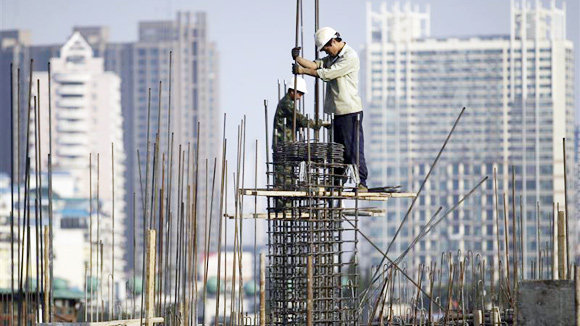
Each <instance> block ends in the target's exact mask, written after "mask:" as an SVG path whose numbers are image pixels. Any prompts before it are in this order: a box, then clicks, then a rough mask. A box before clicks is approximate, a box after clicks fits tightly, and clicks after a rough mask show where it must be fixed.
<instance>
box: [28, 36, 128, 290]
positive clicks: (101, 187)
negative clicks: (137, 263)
mask: <svg viewBox="0 0 580 326" xmlns="http://www.w3.org/2000/svg"><path fill="white" fill-rule="evenodd" d="M50 66H51V77H52V78H51V85H50V86H51V87H50V101H51V111H52V117H51V119H49V105H48V103H49V101H48V100H49V92H48V89H49V88H48V72H44V71H42V72H35V73H33V81H35V82H36V81H37V80H38V81H39V83H40V94H39V95H40V102H39V103H40V115H39V117H40V129H39V131H40V135H41V137H40V139H41V157H40V162H41V168H42V172H47V171H48V153H49V150H50V149H52V155H51V157H52V169H53V172H54V173H56V174H58V172H66V173H67V174H70V176H72V179H73V180H72V182H69V187H68V188H66V187H65V189H62V191H64V192H66V195H65V196H64V197H66V198H85V199H87V204H86V207H84V208H85V209H87V210H91V207H90V205H89V203H90V202H89V201H88V198H92V199H93V205H92V215H93V219H94V221H93V222H94V228H93V235H92V244H93V247H96V246H97V233H96V232H97V231H96V224H97V221H96V220H97V218H98V219H99V220H100V225H101V226H102V227H103V228H105V227H106V226H107V225H108V228H107V229H108V231H105V230H104V229H103V230H101V231H100V233H99V240H101V241H103V246H104V248H105V249H104V255H105V256H107V255H108V256H110V255H112V252H113V250H112V249H113V247H114V249H115V250H114V255H115V259H114V260H115V263H114V269H115V275H116V281H118V282H121V283H119V284H118V287H120V288H123V289H124V281H125V274H124V273H125V248H126V247H127V240H126V232H125V227H126V223H125V218H126V216H125V214H126V203H125V186H126V184H125V169H126V166H125V151H124V144H123V127H122V122H123V119H122V113H121V94H120V84H121V80H120V78H119V77H118V75H117V74H115V73H113V72H107V71H105V70H104V59H103V58H99V57H94V55H93V50H92V48H91V47H90V45H89V44H88V43H87V42H86V41H85V39H84V38H83V37H82V36H81V34H80V33H78V32H75V33H73V35H72V36H71V37H70V38H69V39H68V40H67V42H66V43H65V44H64V45H63V46H62V48H61V51H60V56H59V57H55V58H51V59H50ZM33 89H34V93H33V96H38V94H37V93H38V92H37V90H36V87H33ZM32 120H33V121H34V124H33V125H31V128H30V135H31V137H30V139H31V150H30V152H31V153H35V151H34V148H35V145H36V143H35V142H34V141H33V140H34V138H35V137H34V135H35V129H36V128H35V126H36V119H35V117H34V115H33V119H32ZM49 122H50V124H51V125H49ZM50 133H52V144H50V145H51V146H50V147H49V134H50ZM31 162H35V156H34V154H32V159H31ZM32 169H34V166H32ZM113 182H114V186H113ZM42 186H43V187H46V186H47V184H46V180H45V181H43V184H42ZM91 196H92V197H91ZM97 203H99V204H97ZM89 214H90V212H89ZM113 218H114V234H115V236H114V244H113V236H112V228H113ZM88 231H89V230H88V225H87V229H86V230H84V233H85V235H84V237H85V239H87V241H88V239H89V237H90V236H89V235H88ZM61 240H62V239H60V240H59V239H57V235H56V234H55V242H59V243H60V241H61ZM87 248H90V243H88V244H87ZM86 259H87V260H88V259H89V258H88V256H87V257H86ZM103 260H104V263H105V264H104V266H103V269H104V270H105V271H106V272H107V273H110V272H111V269H112V264H113V263H112V259H111V258H109V259H106V258H104V259H103ZM83 261H84V262H86V260H83ZM93 265H94V266H96V255H94V256H93ZM81 274H82V275H79V276H80V277H81V279H82V278H83V277H84V272H83V273H81ZM107 275H108V274H107Z"/></svg>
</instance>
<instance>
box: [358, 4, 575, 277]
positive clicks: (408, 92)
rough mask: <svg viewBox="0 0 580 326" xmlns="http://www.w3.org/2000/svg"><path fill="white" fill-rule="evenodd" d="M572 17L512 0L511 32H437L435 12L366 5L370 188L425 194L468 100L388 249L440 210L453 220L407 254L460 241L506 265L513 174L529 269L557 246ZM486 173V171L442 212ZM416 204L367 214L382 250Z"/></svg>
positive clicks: (570, 135) (569, 109)
mask: <svg viewBox="0 0 580 326" xmlns="http://www.w3.org/2000/svg"><path fill="white" fill-rule="evenodd" d="M565 14H566V13H565V9H560V8H556V7H555V6H554V4H553V3H552V5H551V7H549V8H543V7H536V8H533V7H532V6H530V5H529V4H528V3H527V2H524V3H523V4H519V3H513V2H512V6H511V25H510V26H511V31H510V32H509V34H507V35H505V36H489V37H487V36H486V37H481V36H478V37H475V36H474V37H469V38H443V39H435V38H431V36H430V24H431V21H430V14H429V9H427V10H426V11H421V10H419V8H417V7H414V8H412V7H411V6H410V5H408V4H407V5H405V6H403V7H400V6H399V5H398V4H395V5H394V6H393V7H392V9H387V6H386V5H382V6H381V7H380V8H379V9H378V10H375V9H373V8H372V6H371V5H368V7H367V40H366V44H367V45H366V50H365V69H366V76H365V80H364V86H365V87H364V88H365V100H366V103H367V112H368V113H367V116H368V118H367V119H365V120H366V123H367V126H366V130H367V133H368V134H367V137H368V138H369V144H368V145H367V146H368V148H367V152H368V153H369V154H368V156H369V157H368V161H369V165H370V175H371V179H370V180H372V183H373V184H372V186H383V185H402V186H403V188H404V189H406V190H409V191H417V190H418V189H419V188H420V186H421V183H422V182H423V180H424V179H425V177H426V175H427V173H428V172H429V170H430V168H431V165H432V164H433V162H434V160H435V157H436V155H437V153H438V151H439V150H440V148H441V146H442V145H443V143H444V141H445V138H446V137H447V135H448V133H449V132H450V131H451V128H452V126H453V123H454V121H455V120H456V118H457V117H458V116H459V113H460V111H461V109H462V108H463V107H465V108H466V110H465V113H464V114H463V116H462V118H461V120H460V121H459V123H458V125H457V128H456V129H455V131H454V133H453V135H452V137H451V140H450V141H449V143H448V144H447V146H446V148H445V150H444V152H443V154H442V156H441V158H440V160H439V162H438V163H437V165H436V167H435V168H434V169H433V172H432V174H431V176H430V178H429V182H427V183H426V184H425V187H424V189H423V192H422V193H421V196H420V197H419V198H418V200H417V202H416V204H415V206H414V208H413V210H412V211H411V214H410V215H409V217H408V220H407V221H406V223H405V224H404V226H403V227H402V228H401V232H400V233H399V235H398V237H397V238H396V239H395V241H394V242H393V245H392V247H391V249H390V251H389V256H390V257H391V258H395V257H397V256H398V254H400V253H401V252H403V251H404V250H405V249H406V248H408V246H409V245H410V244H411V242H412V240H413V239H414V238H415V237H416V236H417V235H418V234H419V233H420V230H421V229H422V228H423V227H424V226H425V225H426V224H427V222H428V221H429V220H430V219H431V217H432V216H433V215H434V214H435V212H436V211H437V210H438V208H439V207H442V208H443V210H442V212H441V213H440V214H439V215H438V218H440V217H444V220H443V221H442V222H441V223H440V224H439V225H438V226H437V227H436V228H435V229H434V230H433V231H432V232H431V234H430V235H429V236H427V237H425V238H423V239H421V240H420V241H418V242H417V244H416V245H415V246H414V247H413V250H412V251H411V253H410V254H409V256H408V257H407V258H408V262H410V263H411V265H414V266H417V265H418V264H419V263H425V264H427V265H428V264H429V263H431V262H438V263H439V259H440V257H441V253H442V252H443V251H453V252H457V251H458V250H459V251H461V252H462V253H464V254H466V253H467V252H469V251H472V252H473V253H474V254H475V253H480V254H481V255H482V258H484V259H486V261H487V262H488V265H489V264H491V263H493V264H494V266H496V268H497V266H498V263H499V259H498V258H499V257H498V254H497V253H498V245H499V246H500V247H501V250H502V252H504V253H505V250H503V247H504V244H503V241H497V234H498V232H499V234H500V235H502V237H503V234H504V228H503V222H501V223H498V221H503V216H504V215H503V194H504V193H505V195H506V203H507V206H508V210H507V216H508V218H509V219H510V223H511V221H512V219H513V210H512V209H511V207H512V204H513V198H512V190H514V187H513V186H512V171H515V183H514V184H515V197H516V199H515V207H516V214H515V215H516V216H520V215H521V216H523V219H522V228H521V232H522V235H523V239H526V240H525V241H524V243H525V245H524V246H523V255H524V256H525V266H526V269H527V273H529V267H530V265H531V263H532V261H537V259H538V249H541V250H549V248H547V247H546V241H548V240H549V239H550V233H551V229H550V225H551V214H552V207H553V203H556V205H557V204H558V203H559V205H560V209H561V210H563V206H564V202H565V196H564V188H565V187H564V167H563V163H564V160H563V146H562V139H563V138H566V139H567V140H568V141H567V142H566V154H567V157H566V159H567V162H568V174H567V175H568V199H569V200H570V202H569V203H568V209H569V211H570V216H575V214H574V213H573V211H574V209H575V208H574V206H575V205H574V204H573V203H574V198H575V189H574V182H572V181H573V176H574V170H575V166H574V164H573V162H574V161H573V155H574V148H573V147H574V121H575V120H574V80H573V74H574V66H573V46H572V42H571V41H569V40H567V39H566V35H565ZM494 171H497V188H498V196H497V197H496V196H495V193H494ZM484 177H488V178H489V179H488V180H487V181H486V182H484V183H483V184H482V185H481V186H480V187H479V188H478V189H477V190H476V192H475V193H474V194H473V195H472V196H471V197H470V198H469V199H468V200H467V201H465V202H464V203H462V204H461V205H460V206H459V207H458V208H457V209H455V210H453V211H451V212H449V213H448V214H447V215H445V212H446V211H447V210H448V209H450V208H452V207H453V206H454V205H455V204H457V203H458V202H459V201H460V200H461V198H463V196H465V195H466V194H467V193H469V192H470V191H471V190H472V189H473V188H474V187H475V186H476V185H477V184H478V183H479V182H480V181H481V180H482V179H483V178H484ZM496 203H497V204H498V205H496ZM410 204H411V201H410V200H409V201H403V200H397V201H392V202H389V203H387V204H386V206H385V208H386V209H387V216H386V217H385V218H378V219H367V220H365V221H364V229H365V231H366V232H367V234H368V235H370V236H371V238H372V239H373V241H375V243H376V244H377V245H378V246H379V247H381V248H387V247H388V246H389V244H390V242H391V241H392V239H393V237H394V235H395V233H396V230H397V229H398V227H399V225H400V223H401V221H402V220H403V217H404V216H405V214H406V212H407V210H408V208H409V206H410ZM538 206H539V212H540V214H539V221H540V232H539V233H538V232H537V228H536V223H537V220H536V219H537V216H538V215H537V213H536V211H537V207H538ZM522 210H523V212H524V214H520V212H521V211H522ZM498 225H499V230H498ZM571 225H573V224H571ZM509 232H510V234H512V233H513V230H511V228H510V230H509ZM570 234H574V233H573V232H571V233H570ZM570 241H571V248H574V246H573V245H572V242H573V241H574V240H573V239H570ZM510 245H511V244H510ZM510 250H513V248H512V249H510ZM363 252H364V253H365V255H364V256H365V257H372V258H371V259H370V260H369V261H367V264H376V263H378V262H379V261H380V260H381V258H382V256H380V254H379V253H377V252H376V251H374V250H373V249H372V248H370V247H368V248H367V249H365V250H364V251H363ZM502 260H504V259H503V258H502ZM526 275H527V276H529V274H526Z"/></svg>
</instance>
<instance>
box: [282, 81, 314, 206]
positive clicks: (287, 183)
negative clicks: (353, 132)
mask: <svg viewBox="0 0 580 326" xmlns="http://www.w3.org/2000/svg"><path fill="white" fill-rule="evenodd" d="M306 93H308V91H307V90H306V81H305V80H304V78H302V77H298V78H297V79H296V90H294V77H293V78H292V80H291V81H290V87H289V88H288V91H287V92H286V94H285V95H284V97H282V99H281V100H280V102H279V103H278V106H277V107H276V114H275V115H274V137H273V138H272V139H273V141H272V148H273V149H274V150H275V149H276V147H277V146H278V145H281V144H284V143H286V142H291V141H292V139H293V135H294V133H295V132H296V131H297V130H294V129H293V121H294V100H300V98H302V95H304V94H306ZM318 126H319V124H316V123H315V122H314V121H313V120H311V119H308V118H307V117H306V116H304V115H303V114H301V113H300V112H296V129H298V128H306V127H310V128H319V127H318ZM274 157H275V156H274ZM292 172H293V171H292V167H291V166H290V165H286V164H284V162H280V161H277V160H276V159H274V186H275V187H276V188H277V189H283V190H291V189H290V188H291V187H292V185H293V184H294V180H295V178H294V176H293V173H292ZM288 205H289V202H287V201H286V200H284V199H282V198H278V199H277V200H276V210H282V209H284V208H289V206H288Z"/></svg>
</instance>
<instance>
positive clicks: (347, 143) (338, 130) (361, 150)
mask: <svg viewBox="0 0 580 326" xmlns="http://www.w3.org/2000/svg"><path fill="white" fill-rule="evenodd" d="M357 118H358V119H357ZM357 120H358V121H357ZM362 122H363V113H362V111H361V112H357V113H350V114H344V115H335V116H334V121H333V129H334V134H333V135H334V142H335V143H339V144H343V145H344V163H346V164H354V165H355V166H356V164H357V159H358V173H359V176H360V183H362V184H363V185H365V186H366V185H367V175H368V170H367V163H366V161H365V138H364V132H363V126H362ZM357 125H358V126H357ZM357 129H358V144H357ZM357 151H358V157H357ZM336 172H337V174H342V173H344V171H336Z"/></svg>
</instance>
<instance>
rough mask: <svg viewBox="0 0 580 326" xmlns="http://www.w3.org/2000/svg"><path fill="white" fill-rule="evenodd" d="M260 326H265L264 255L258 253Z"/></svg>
mask: <svg viewBox="0 0 580 326" xmlns="http://www.w3.org/2000/svg"><path fill="white" fill-rule="evenodd" d="M260 326H266V254H264V253H260Z"/></svg>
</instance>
